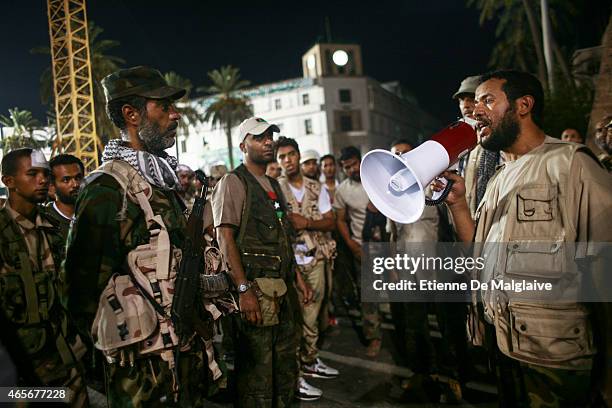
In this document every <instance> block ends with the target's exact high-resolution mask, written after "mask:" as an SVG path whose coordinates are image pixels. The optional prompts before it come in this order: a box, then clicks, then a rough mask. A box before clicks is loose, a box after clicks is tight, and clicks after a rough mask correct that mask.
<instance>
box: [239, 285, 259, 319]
mask: <svg viewBox="0 0 612 408" xmlns="http://www.w3.org/2000/svg"><path fill="white" fill-rule="evenodd" d="M238 303H239V307H240V312H241V313H242V317H243V319H246V321H247V322H249V323H251V324H257V325H259V324H262V323H263V320H262V318H261V310H260V309H259V302H258V301H257V296H255V292H254V291H253V288H250V289H249V290H247V291H246V292H244V293H241V294H240V298H239V302H238Z"/></svg>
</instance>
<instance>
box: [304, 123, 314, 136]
mask: <svg viewBox="0 0 612 408" xmlns="http://www.w3.org/2000/svg"><path fill="white" fill-rule="evenodd" d="M304 131H305V133H306V134H307V135H312V119H306V120H305V121H304Z"/></svg>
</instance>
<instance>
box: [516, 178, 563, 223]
mask: <svg viewBox="0 0 612 408" xmlns="http://www.w3.org/2000/svg"><path fill="white" fill-rule="evenodd" d="M517 211H518V213H517V219H518V220H519V221H550V220H552V219H554V218H556V216H557V188H556V186H531V187H526V188H523V189H521V190H520V191H519V192H518V206H517Z"/></svg>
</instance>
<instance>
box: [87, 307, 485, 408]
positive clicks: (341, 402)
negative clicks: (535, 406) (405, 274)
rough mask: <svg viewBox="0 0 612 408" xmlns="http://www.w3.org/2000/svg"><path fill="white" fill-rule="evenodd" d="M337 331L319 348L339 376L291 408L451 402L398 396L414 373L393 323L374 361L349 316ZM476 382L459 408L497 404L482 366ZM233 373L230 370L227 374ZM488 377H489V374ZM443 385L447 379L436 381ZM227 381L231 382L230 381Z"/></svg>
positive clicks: (97, 402) (224, 403)
mask: <svg viewBox="0 0 612 408" xmlns="http://www.w3.org/2000/svg"><path fill="white" fill-rule="evenodd" d="M339 323H340V324H339V325H338V326H337V330H335V335H333V336H330V337H329V341H328V342H327V343H326V345H325V346H324V348H325V349H324V350H322V351H321V353H320V356H321V358H322V359H323V360H324V361H325V363H326V364H328V365H329V366H332V367H334V368H337V369H338V370H340V376H339V377H338V378H335V379H329V380H325V379H311V378H308V379H307V381H308V382H310V383H311V384H312V385H314V386H316V387H318V388H320V389H321V390H323V397H322V398H321V399H320V400H318V401H313V402H299V401H296V402H295V403H294V407H305V408H323V407H356V408H360V407H380V408H391V407H422V406H427V407H435V406H449V405H447V404H441V403H438V402H436V401H435V400H436V398H437V396H436V395H432V396H431V398H432V400H434V402H432V403H429V404H423V403H420V404H419V403H407V402H405V401H404V400H403V399H402V393H403V390H402V388H401V387H400V381H401V379H402V378H408V377H410V376H411V375H412V372H411V371H410V370H409V369H408V368H406V367H400V366H398V365H396V364H395V362H394V358H393V355H394V353H395V350H394V348H393V342H392V341H391V338H392V336H393V326H392V325H391V324H389V323H387V324H383V328H384V334H383V347H382V350H381V352H380V354H379V355H378V357H376V358H374V359H370V358H368V357H366V356H365V351H366V347H365V345H364V344H362V342H361V341H360V338H359V336H358V330H359V327H358V325H357V326H356V327H355V326H353V325H351V322H350V320H349V319H348V318H344V319H340V321H339ZM432 337H434V341H435V339H436V338H437V337H439V334H438V333H437V332H436V330H435V325H433V326H432ZM480 371H483V373H482V376H481V378H480V381H478V380H474V381H471V382H469V383H468V384H467V387H466V388H465V389H464V398H463V400H462V401H460V402H459V404H456V405H454V406H459V407H496V406H497V402H496V401H497V395H496V391H495V387H494V386H493V384H491V383H487V381H486V380H487V375H486V373H485V372H484V367H480ZM230 375H231V372H230ZM488 379H489V380H490V376H489V377H488ZM438 380H439V381H440V383H442V384H443V383H444V382H445V381H446V379H445V378H444V377H441V378H439V379H438ZM230 383H231V380H230ZM231 395H232V391H231V389H230V390H229V391H227V392H225V393H222V394H220V395H219V396H218V397H217V398H216V399H215V401H209V403H207V404H206V406H207V407H214V408H227V407H231V406H232V405H231V403H230V399H231ZM90 399H91V402H92V405H93V406H94V407H105V406H106V403H105V398H104V396H103V395H102V394H99V393H95V392H92V393H90Z"/></svg>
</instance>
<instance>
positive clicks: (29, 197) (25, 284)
mask: <svg viewBox="0 0 612 408" xmlns="http://www.w3.org/2000/svg"><path fill="white" fill-rule="evenodd" d="M2 182H3V183H4V184H5V185H6V186H7V187H8V190H9V197H8V201H7V202H6V204H5V205H4V206H3V207H2V208H0V310H1V312H2V315H3V316H2V320H3V321H5V322H6V324H7V325H8V327H7V326H2V330H5V331H8V332H16V334H17V341H16V342H14V343H15V344H14V345H15V347H13V348H12V352H13V353H15V352H16V353H17V354H18V355H12V356H11V357H12V359H13V361H15V362H16V363H17V365H18V367H17V368H18V374H19V377H20V378H19V380H18V383H17V385H19V386H30V387H33V386H43V385H44V386H53V387H68V388H69V389H70V390H71V392H70V396H69V397H68V400H69V401H70V404H71V405H72V406H87V405H88V401H87V393H86V392H85V385H84V383H83V377H82V366H81V363H80V360H81V357H82V356H83V354H84V353H85V346H84V345H83V343H82V342H81V340H80V338H79V336H78V335H77V333H76V329H75V327H74V324H73V322H72V321H71V320H70V318H69V316H68V313H67V311H66V309H64V307H63V306H62V304H61V302H60V294H61V289H60V285H61V283H60V279H59V267H60V263H61V257H62V255H63V253H64V251H63V249H64V241H63V239H62V236H61V234H60V230H59V226H58V225H57V224H55V223H53V222H52V220H51V219H49V218H48V217H47V216H46V215H45V213H44V212H42V211H40V208H39V207H38V204H40V203H42V202H43V201H44V200H45V199H46V198H47V192H48V189H49V165H48V163H47V160H46V159H45V157H44V155H43V154H42V153H41V152H39V151H33V150H32V149H17V150H13V151H11V152H10V153H8V154H7V155H5V156H4V157H3V158H2Z"/></svg>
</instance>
